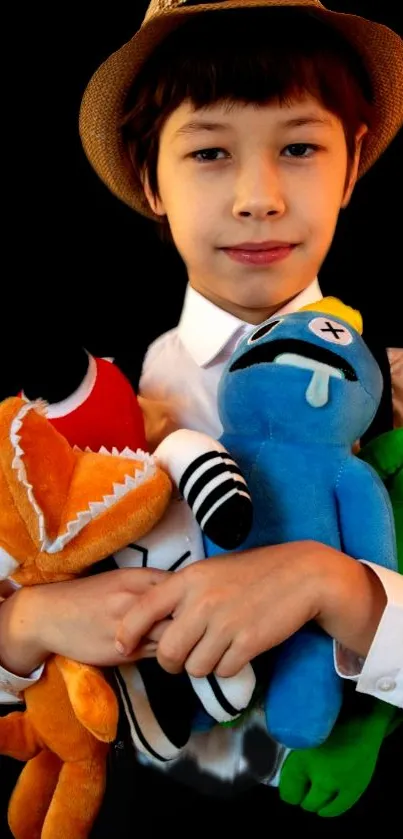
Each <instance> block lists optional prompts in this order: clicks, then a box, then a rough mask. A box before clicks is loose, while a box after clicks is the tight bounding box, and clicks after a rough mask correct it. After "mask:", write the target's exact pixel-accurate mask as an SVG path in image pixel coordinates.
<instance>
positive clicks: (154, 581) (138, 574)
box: [113, 568, 169, 594]
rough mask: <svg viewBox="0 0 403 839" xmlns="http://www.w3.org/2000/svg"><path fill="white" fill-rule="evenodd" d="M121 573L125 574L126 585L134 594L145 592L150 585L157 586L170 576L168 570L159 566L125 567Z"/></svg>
mask: <svg viewBox="0 0 403 839" xmlns="http://www.w3.org/2000/svg"><path fill="white" fill-rule="evenodd" d="M113 573H114V572H113ZM120 573H123V574H124V580H125V585H126V586H127V589H128V590H129V591H132V592H133V594H143V592H145V591H147V589H149V588H150V586H156V585H158V584H159V583H162V582H163V581H164V580H166V579H167V577H169V572H168V571H161V570H160V569H159V568H124V569H120Z"/></svg>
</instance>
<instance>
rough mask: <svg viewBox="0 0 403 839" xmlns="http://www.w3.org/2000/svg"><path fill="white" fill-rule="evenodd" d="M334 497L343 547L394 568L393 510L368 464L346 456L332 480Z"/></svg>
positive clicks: (352, 554)
mask: <svg viewBox="0 0 403 839" xmlns="http://www.w3.org/2000/svg"><path fill="white" fill-rule="evenodd" d="M336 499H337V505H338V512H339V522H340V532H341V539H342V548H343V550H344V551H345V552H346V553H347V554H349V555H350V556H352V557H354V558H355V559H366V560H368V562H374V563H376V564H378V565H383V566H384V568H390V569H392V570H396V571H397V549H396V535H395V525H394V518H393V511H392V507H391V503H390V500H389V496H388V493H387V491H386V489H385V487H384V485H383V483H382V481H381V480H380V478H379V477H378V475H377V474H376V472H375V471H374V470H373V469H372V467H371V466H369V465H368V464H367V463H364V462H363V461H361V460H359V459H358V458H356V457H354V456H353V455H352V456H351V457H350V458H348V460H346V461H345V463H344V466H343V469H342V471H341V473H340V475H339V477H338V480H337V483H336Z"/></svg>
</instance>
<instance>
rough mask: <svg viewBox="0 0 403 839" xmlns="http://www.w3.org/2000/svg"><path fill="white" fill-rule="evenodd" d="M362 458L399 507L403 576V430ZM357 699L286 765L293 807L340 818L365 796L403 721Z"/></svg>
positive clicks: (286, 789) (284, 779) (385, 707)
mask: <svg viewBox="0 0 403 839" xmlns="http://www.w3.org/2000/svg"><path fill="white" fill-rule="evenodd" d="M360 457H362V459H363V460H365V461H366V462H367V463H369V464H370V465H371V466H372V467H373V468H374V469H375V470H376V471H377V472H378V474H379V475H380V477H381V479H382V480H383V481H384V483H385V486H386V488H387V490H388V492H389V496H390V500H391V503H392V507H393V512H394V517H395V525H396V536H397V553H398V566H399V570H400V572H401V573H402V574H403V429H396V430H394V431H390V432H387V433H386V434H382V435H381V436H380V437H378V438H377V439H376V440H373V441H372V442H371V443H369V444H368V445H367V446H366V447H365V448H364V449H363V450H362V451H361V452H360ZM363 700H367V702H368V699H367V697H360V696H358V695H357V697H356V700H355V706H356V709H355V710H356V714H360V716H354V717H353V718H351V719H344V720H340V721H339V722H338V723H337V725H336V726H335V728H334V729H333V731H332V733H331V735H330V737H329V739H328V740H327V741H326V743H324V744H323V745H322V746H320V747H319V748H317V749H308V750H302V751H295V752H292V753H291V754H290V755H289V756H288V758H287V760H286V761H285V763H284V766H283V768H282V771H281V778H280V796H281V798H282V800H283V801H286V802H287V803H288V804H299V805H300V806H301V807H303V809H304V810H309V811H310V812H314V813H317V814H318V815H320V816H339V815H341V814H342V813H345V812H346V810H349V809H350V807H352V806H353V804H355V803H356V802H357V801H358V799H359V798H360V797H361V795H362V794H363V792H365V790H366V788H367V786H368V784H369V782H370V780H371V778H372V775H373V773H374V770H375V766H376V762H377V758H378V754H379V750H380V748H381V745H382V742H383V739H384V737H385V736H386V735H387V734H388V733H390V732H391V731H392V730H393V729H394V728H395V727H396V726H397V725H399V723H400V722H401V721H402V719H403V715H402V712H401V711H398V710H397V708H395V707H394V706H393V705H389V704H387V703H384V702H380V701H377V700H369V705H368V704H367V705H366V706H365V707H366V710H365V712H363V711H362V710H361V708H362V703H363Z"/></svg>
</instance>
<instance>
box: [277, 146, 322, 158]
mask: <svg viewBox="0 0 403 839" xmlns="http://www.w3.org/2000/svg"><path fill="white" fill-rule="evenodd" d="M318 148H319V146H315V145H313V143H290V145H288V146H286V147H285V149H284V152H287V151H288V152H290V154H286V157H312V152H315V151H318ZM307 151H308V152H310V154H307V153H306V152H307Z"/></svg>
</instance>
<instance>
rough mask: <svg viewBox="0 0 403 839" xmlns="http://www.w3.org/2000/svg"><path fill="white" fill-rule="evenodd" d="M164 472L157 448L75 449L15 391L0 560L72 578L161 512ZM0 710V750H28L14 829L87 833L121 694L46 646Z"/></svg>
mask: <svg viewBox="0 0 403 839" xmlns="http://www.w3.org/2000/svg"><path fill="white" fill-rule="evenodd" d="M170 494H171V483H170V479H169V478H168V476H167V475H166V474H165V472H163V471H162V470H161V469H159V468H158V467H157V466H156V464H155V463H154V461H153V458H152V457H151V456H150V455H148V454H144V453H143V452H140V451H137V452H136V453H132V452H130V451H129V450H128V449H127V450H125V451H124V452H123V453H122V455H120V456H116V455H109V454H107V453H104V454H101V453H99V454H93V453H90V452H88V453H87V452H81V451H79V450H77V449H72V448H71V446H70V445H69V443H68V442H67V441H66V440H65V438H64V437H62V436H61V435H60V434H59V433H58V432H57V431H56V430H55V429H54V428H53V427H52V425H51V424H50V423H49V422H48V420H46V419H45V417H44V416H42V415H41V413H40V409H39V411H38V406H37V405H33V404H32V403H26V402H24V401H23V400H21V399H19V398H12V399H8V400H6V401H5V402H3V403H2V404H1V405H0V570H1V576H2V577H3V578H4V577H5V576H12V578H13V579H14V580H15V582H16V583H18V584H19V585H22V586H25V585H29V586H32V585H35V584H38V583H47V582H55V581H61V580H68V579H72V578H73V577H75V576H76V575H79V574H80V573H82V572H83V571H85V569H87V568H88V567H89V566H90V565H92V564H93V563H95V562H97V561H98V560H100V559H103V558H104V557H106V556H108V555H109V554H111V553H113V552H115V551H117V550H118V549H119V548H121V547H123V546H125V545H127V544H128V543H130V542H133V541H136V540H137V539H140V538H141V537H142V536H144V535H145V534H146V533H147V532H148V531H149V530H151V529H152V527H153V526H154V525H155V524H156V522H157V521H158V520H159V518H160V517H161V516H162V514H163V513H164V511H165V509H166V507H167V505H168V502H169V499H170ZM24 701H25V704H26V710H25V711H23V712H18V711H17V712H15V713H11V714H9V715H8V716H6V717H4V718H2V719H0V753H2V754H5V755H8V756H10V757H14V758H16V759H19V760H23V761H27V763H26V766H25V767H24V769H23V771H22V773H21V775H20V778H19V780H18V782H17V785H16V788H15V790H14V792H13V795H12V797H11V801H10V805H9V824H10V827H11V831H12V833H13V835H14V836H15V837H16V839H39V838H40V839H84V837H87V836H88V834H89V832H90V829H91V826H92V824H93V822H94V819H95V817H96V815H97V812H98V810H99V807H100V804H101V802H102V798H103V793H104V787H105V778H106V755H107V750H108V743H110V742H111V741H112V740H113V739H114V737H115V734H116V726H117V717H118V708H117V702H116V698H115V695H114V693H113V691H112V689H111V687H110V686H109V684H108V683H107V681H106V680H105V679H104V677H103V675H102V672H101V671H100V670H98V669H97V668H95V667H89V666H87V665H82V664H78V663H77V662H74V661H70V660H68V659H66V658H62V657H61V656H57V655H56V656H51V657H50V658H49V659H48V661H47V663H46V665H45V669H44V673H43V676H42V677H41V679H40V680H39V682H37V683H36V684H35V685H33V686H31V687H29V688H28V689H27V690H26V691H25V692H24Z"/></svg>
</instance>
